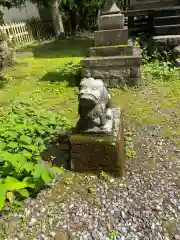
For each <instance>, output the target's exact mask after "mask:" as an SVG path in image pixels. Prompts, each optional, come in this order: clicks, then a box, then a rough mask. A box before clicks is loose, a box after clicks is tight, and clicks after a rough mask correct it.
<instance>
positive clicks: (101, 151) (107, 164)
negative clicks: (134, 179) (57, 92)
mask: <svg viewBox="0 0 180 240" xmlns="http://www.w3.org/2000/svg"><path fill="white" fill-rule="evenodd" d="M113 114H114V124H113V125H114V128H113V132H112V135H110V136H107V135H104V134H102V135H97V134H87V135H73V136H72V137H71V139H70V142H71V169H72V170H73V171H78V172H99V171H102V170H103V171H105V172H110V173H113V174H115V175H116V176H122V174H123V170H124V128H123V120H122V115H121V112H120V109H113Z"/></svg>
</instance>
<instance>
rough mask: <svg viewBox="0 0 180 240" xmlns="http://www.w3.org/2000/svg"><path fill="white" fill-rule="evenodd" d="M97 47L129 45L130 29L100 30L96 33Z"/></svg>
mask: <svg viewBox="0 0 180 240" xmlns="http://www.w3.org/2000/svg"><path fill="white" fill-rule="evenodd" d="M94 37H95V46H96V47H100V46H112V45H123V44H127V43H128V29H127V27H125V28H124V29H112V30H99V31H95V32H94Z"/></svg>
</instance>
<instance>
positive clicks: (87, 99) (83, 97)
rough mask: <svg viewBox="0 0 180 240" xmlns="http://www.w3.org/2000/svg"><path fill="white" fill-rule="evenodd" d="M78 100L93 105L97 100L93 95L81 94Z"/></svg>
mask: <svg viewBox="0 0 180 240" xmlns="http://www.w3.org/2000/svg"><path fill="white" fill-rule="evenodd" d="M80 99H81V100H83V101H85V102H86V103H88V102H89V103H90V102H91V104H92V103H93V104H94V105H96V104H98V98H97V97H95V96H94V95H93V94H84V93H83V94H81V95H80Z"/></svg>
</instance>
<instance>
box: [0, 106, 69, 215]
mask: <svg viewBox="0 0 180 240" xmlns="http://www.w3.org/2000/svg"><path fill="white" fill-rule="evenodd" d="M0 122H1V125H0V210H2V209H3V207H4V204H5V202H6V201H7V202H10V203H11V202H13V201H15V200H18V199H24V198H27V197H29V196H30V195H31V194H34V193H36V192H37V191H38V190H39V189H41V188H42V187H43V186H44V185H48V184H49V183H50V182H51V180H52V178H53V177H54V175H55V174H56V173H57V171H58V168H56V167H53V166H52V165H51V164H46V163H45V162H44V161H43V159H41V157H40V156H41V152H42V151H43V150H44V149H45V144H46V142H48V141H50V140H51V139H52V138H53V137H54V136H56V134H58V133H59V131H60V130H62V129H65V128H67V127H68V126H69V123H68V120H67V119H66V118H64V117H62V116H60V115H58V114H53V113H52V112H51V113H49V112H45V111H41V110H40V109H37V110H35V108H33V107H30V106H29V105H28V104H23V103H14V104H13V105H12V106H11V107H10V109H9V112H8V113H7V114H6V115H5V116H4V117H1V119H0ZM59 171H61V170H60V169H59Z"/></svg>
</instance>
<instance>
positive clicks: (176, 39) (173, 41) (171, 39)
mask: <svg viewBox="0 0 180 240" xmlns="http://www.w3.org/2000/svg"><path fill="white" fill-rule="evenodd" d="M153 43H154V44H155V45H157V46H167V45H168V46H172V47H175V46H179V45H180V35H164V36H154V37H153Z"/></svg>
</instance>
